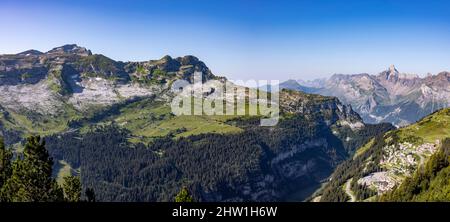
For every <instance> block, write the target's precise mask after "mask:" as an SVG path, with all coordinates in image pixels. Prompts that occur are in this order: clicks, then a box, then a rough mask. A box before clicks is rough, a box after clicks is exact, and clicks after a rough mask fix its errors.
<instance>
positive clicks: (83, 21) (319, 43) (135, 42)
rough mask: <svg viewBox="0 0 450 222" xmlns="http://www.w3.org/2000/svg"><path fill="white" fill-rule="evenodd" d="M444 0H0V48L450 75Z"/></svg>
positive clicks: (252, 70) (268, 73) (248, 68)
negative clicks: (78, 49)
mask: <svg viewBox="0 0 450 222" xmlns="http://www.w3.org/2000/svg"><path fill="white" fill-rule="evenodd" d="M449 12H450V1H447V0H424V1H415V0H408V1H404V0H391V1H388V0H354V1H345V0H342V1H325V0H309V1H304V0H297V1H282V0H278V1H275V0H274V1H264V0H241V1H235V0H197V1H196V0H184V1H182V0H153V1H133V0H131V1H113V0H109V1H99V0H90V1H88V0H80V1H67V0H62V1H48V0H44V1H20V0H15V1H12V0H0V24H1V31H0V54H5V53H17V52H20V51H24V50H27V49H37V50H40V51H48V50H50V49H51V48H53V47H56V46H60V45H63V44H68V43H76V44H78V45H80V46H84V47H86V48H89V49H91V50H92V51H93V53H101V54H104V55H106V56H109V57H111V58H113V59H116V60H122V61H137V60H139V61H141V60H149V59H156V58H160V57H162V56H164V55H167V54H168V55H171V56H172V57H176V56H182V55H187V54H191V55H195V56H197V57H199V58H200V59H201V60H203V61H204V62H205V63H206V64H207V65H208V66H209V67H210V69H211V70H212V71H213V72H214V73H215V74H217V75H224V76H227V77H228V78H230V79H250V78H255V79H279V80H286V79H289V78H294V79H300V78H301V79H313V78H318V77H326V76H330V75H331V74H334V73H347V74H351V73H362V72H366V73H371V74H376V73H378V72H380V71H382V70H384V69H387V67H388V66H389V65H390V64H395V65H396V67H397V69H398V70H399V71H400V72H409V73H416V74H419V75H425V74H426V73H428V72H431V73H434V74H435V73H437V72H440V71H444V70H449V71H450V13H449Z"/></svg>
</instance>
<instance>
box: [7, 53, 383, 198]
mask: <svg viewBox="0 0 450 222" xmlns="http://www.w3.org/2000/svg"><path fill="white" fill-rule="evenodd" d="M196 71H201V72H202V74H203V77H202V78H203V79H204V80H205V81H206V80H212V79H214V80H218V81H221V82H226V81H227V80H226V78H224V77H218V76H215V75H214V74H213V73H212V72H211V71H210V70H209V68H208V67H207V66H206V65H205V64H204V63H203V62H202V61H200V60H199V59H198V58H196V57H194V56H184V57H179V58H171V57H170V56H164V57H163V58H161V59H158V60H149V61H142V62H120V61H114V60H112V59H110V58H108V57H106V56H104V55H100V54H93V53H92V52H91V51H90V50H88V49H86V48H84V47H80V46H77V45H64V46H61V47H56V48H54V49H52V50H50V51H48V52H45V53H43V52H39V51H36V50H29V51H26V52H22V53H18V54H14V55H1V56H0V108H1V109H0V111H1V113H0V130H1V132H2V136H3V137H4V139H5V143H6V145H8V146H9V147H11V148H12V149H13V150H15V152H17V153H20V152H21V150H22V143H23V141H24V138H25V137H27V136H28V135H41V136H44V137H45V140H46V142H47V143H46V146H47V149H48V150H49V152H50V154H51V155H52V157H53V158H54V159H55V167H54V168H55V170H54V171H55V172H54V176H55V177H56V178H59V179H61V178H62V177H64V176H66V175H68V174H76V175H80V176H81V181H82V185H83V187H85V188H86V187H91V188H93V189H94V190H95V192H96V197H97V198H98V200H102V201H171V200H173V197H174V196H175V195H176V193H177V192H178V191H179V190H180V189H181V188H182V187H188V188H189V190H191V191H192V193H193V195H194V197H195V199H196V200H199V201H277V200H278V201H280V200H293V201H299V200H303V199H305V198H306V197H308V196H309V195H311V193H312V192H313V191H314V190H315V188H316V187H317V186H318V185H319V184H320V182H321V181H322V180H324V179H326V178H327V177H328V176H329V175H330V174H331V173H332V171H333V169H334V167H335V166H336V165H337V164H339V163H340V162H342V161H344V160H345V159H347V158H348V156H350V155H352V153H353V152H354V151H355V149H356V148H357V147H359V146H361V145H362V144H364V143H365V142H367V141H368V139H369V137H370V136H375V135H378V134H380V133H383V132H386V131H387V130H390V129H392V126H391V125H390V124H379V125H371V124H364V123H363V121H362V119H361V118H360V116H359V115H358V114H357V113H356V112H354V111H353V110H352V109H351V107H349V106H346V105H343V104H341V102H340V101H339V100H338V99H337V98H335V97H328V96H321V95H312V94H306V93H303V92H299V91H293V90H282V91H281V92H280V93H279V97H280V99H279V106H280V120H279V123H278V124H277V125H276V126H272V127H261V126H259V119H260V118H261V116H260V115H259V116H248V115H228V116H220V115H213V116H207V115H182V116H175V115H174V114H173V113H172V112H171V106H170V104H171V100H172V99H173V98H174V94H173V93H172V92H171V90H170V87H171V84H172V83H173V82H174V81H175V80H186V81H188V82H190V83H193V75H194V72H196ZM230 84H231V83H230ZM234 86H235V87H241V86H236V85H234ZM249 90H254V89H249ZM261 93H263V92H261ZM201 96H202V95H201ZM225 99H227V100H229V99H232V100H233V101H234V97H231V98H225ZM253 105H254V104H252V103H250V102H249V103H248V106H253ZM247 108H248V107H247ZM305 129H308V130H305ZM292 193H295V195H291V194H292Z"/></svg>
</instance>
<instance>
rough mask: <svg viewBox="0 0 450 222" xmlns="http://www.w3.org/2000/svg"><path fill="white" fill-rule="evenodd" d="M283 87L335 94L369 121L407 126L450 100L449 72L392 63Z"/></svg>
mask: <svg viewBox="0 0 450 222" xmlns="http://www.w3.org/2000/svg"><path fill="white" fill-rule="evenodd" d="M279 87H280V88H287V89H294V90H300V91H303V92H307V93H316V94H321V95H326V96H335V97H337V98H339V100H340V101H341V102H342V103H344V104H351V106H352V108H354V109H355V111H356V112H358V113H359V114H360V115H361V117H362V118H363V120H364V121H365V122H367V123H380V122H389V123H392V124H394V125H396V126H405V125H408V124H411V123H414V122H416V121H417V120H419V119H421V118H422V117H424V116H426V115H428V114H430V113H432V112H434V111H436V110H438V109H441V108H445V107H448V106H449V104H450V72H441V73H439V74H437V75H431V74H429V75H428V76H426V77H424V78H421V77H419V76H418V75H413V74H405V73H400V72H399V71H398V70H397V69H396V68H395V67H394V66H393V65H391V66H390V67H389V69H387V70H385V71H383V72H381V73H379V74H378V75H370V74H367V73H362V74H352V75H344V74H335V75H333V76H331V77H330V78H328V79H317V80H313V81H301V80H299V81H296V80H288V81H286V82H283V83H281V84H280V86H279Z"/></svg>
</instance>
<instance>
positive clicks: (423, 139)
mask: <svg viewBox="0 0 450 222" xmlns="http://www.w3.org/2000/svg"><path fill="white" fill-rule="evenodd" d="M449 126H450V109H442V110H439V111H437V112H435V113H433V114H431V115H429V116H427V117H425V118H423V119H422V120H420V121H418V122H417V123H415V124H412V125H410V126H407V127H404V128H400V129H397V130H393V131H390V132H388V133H386V134H384V135H383V136H379V137H377V138H374V139H373V140H370V141H369V142H368V143H367V144H365V145H364V146H362V147H361V148H359V149H358V150H357V151H356V153H355V155H354V157H353V158H352V159H350V160H347V161H345V162H344V163H342V164H341V165H339V166H338V167H337V168H336V170H335V172H334V173H333V175H332V177H331V178H330V181H329V182H328V184H327V185H326V186H325V188H324V189H323V190H321V191H320V192H319V194H318V195H321V201H350V197H351V193H355V194H356V196H357V198H356V199H357V200H358V201H364V200H366V201H370V200H374V196H376V195H377V196H378V195H382V194H386V193H389V192H392V190H395V189H397V188H398V187H403V186H406V185H403V184H410V183H411V180H413V181H416V183H419V182H418V181H422V177H425V175H426V177H427V178H428V182H426V183H428V184H435V185H437V184H439V183H440V184H442V183H445V182H443V181H445V179H446V178H447V177H446V171H447V170H446V167H445V166H440V167H439V169H435V171H436V170H438V171H439V173H436V172H434V173H433V174H429V172H428V171H425V172H424V171H423V168H427V166H428V165H427V164H433V163H430V162H433V161H435V158H436V155H437V156H439V155H440V154H439V153H440V152H441V151H439V150H441V149H446V148H445V146H446V145H445V144H446V143H447V142H448V141H447V140H446V138H449V137H450V127H449ZM446 141H447V142H446ZM444 165H445V164H444ZM435 173H436V175H435ZM438 174H439V175H438ZM411 178H413V179H411ZM414 178H415V179H414ZM349 180H351V181H350V183H351V184H350V185H351V187H350V189H347V190H345V189H343V188H342V187H343V186H344V184H346V183H347V182H348V181H349ZM420 183H422V182H420ZM423 183H425V182H423ZM411 186H413V185H411ZM402 189H407V188H402ZM421 189H422V190H421V191H414V192H419V193H421V194H420V195H419V194H418V193H412V194H411V195H413V196H414V197H411V198H410V200H413V199H415V200H427V198H430V195H432V196H433V195H434V194H429V193H428V192H431V193H432V192H434V191H432V189H433V186H431V185H430V186H426V187H422V188H421ZM428 189H430V190H429V191H427V190H428ZM444 190H445V189H444ZM444 190H440V191H439V192H445V191H444ZM399 192H401V191H399ZM394 193H395V192H394ZM393 195H394V196H396V193H395V194H393ZM436 195H437V194H436ZM442 195H444V196H445V194H439V195H437V196H439V197H440V196H442ZM383 198H384V199H383V200H397V199H395V198H391V196H388V197H383Z"/></svg>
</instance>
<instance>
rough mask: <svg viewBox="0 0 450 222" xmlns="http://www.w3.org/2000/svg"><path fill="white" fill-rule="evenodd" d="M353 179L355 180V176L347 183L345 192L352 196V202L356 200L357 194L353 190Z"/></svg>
mask: <svg viewBox="0 0 450 222" xmlns="http://www.w3.org/2000/svg"><path fill="white" fill-rule="evenodd" d="M352 180H353V178H351V179H349V180H347V182H346V183H345V193H346V194H347V195H348V196H349V197H350V202H355V201H356V196H355V194H353V191H352V189H351V187H352V185H351V184H352Z"/></svg>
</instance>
